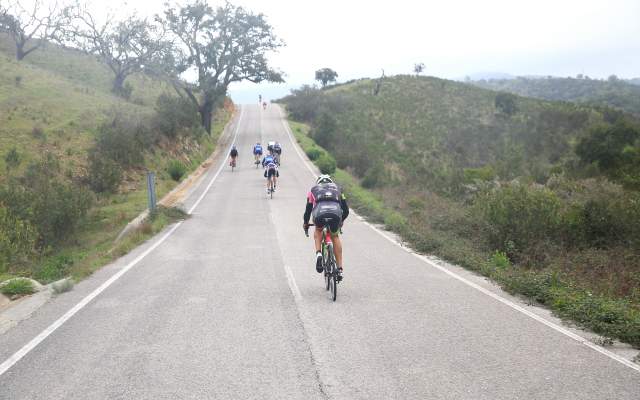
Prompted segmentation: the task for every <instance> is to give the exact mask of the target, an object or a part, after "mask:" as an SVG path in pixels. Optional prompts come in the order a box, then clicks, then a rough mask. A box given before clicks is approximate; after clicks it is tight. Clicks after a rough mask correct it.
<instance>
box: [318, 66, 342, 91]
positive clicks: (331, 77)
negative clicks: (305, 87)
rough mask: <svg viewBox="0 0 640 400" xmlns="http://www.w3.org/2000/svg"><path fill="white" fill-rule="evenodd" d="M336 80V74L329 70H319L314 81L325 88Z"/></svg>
mask: <svg viewBox="0 0 640 400" xmlns="http://www.w3.org/2000/svg"><path fill="white" fill-rule="evenodd" d="M337 78H338V73H337V72H336V71H334V70H332V69H331V68H321V69H319V70H317V71H316V80H317V81H320V84H322V87H325V86H327V84H328V83H329V82H335V81H336V79H337Z"/></svg>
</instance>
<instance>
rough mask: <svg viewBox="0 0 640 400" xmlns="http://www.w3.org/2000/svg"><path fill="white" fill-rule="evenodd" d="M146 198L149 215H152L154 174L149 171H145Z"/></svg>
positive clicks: (154, 200)
mask: <svg viewBox="0 0 640 400" xmlns="http://www.w3.org/2000/svg"><path fill="white" fill-rule="evenodd" d="M147 198H148V200H149V213H150V214H151V215H153V214H154V213H155V212H156V174H155V172H151V171H147Z"/></svg>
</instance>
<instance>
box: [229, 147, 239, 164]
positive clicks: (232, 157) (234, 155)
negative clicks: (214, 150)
mask: <svg viewBox="0 0 640 400" xmlns="http://www.w3.org/2000/svg"><path fill="white" fill-rule="evenodd" d="M229 157H230V160H229V165H230V166H233V167H235V166H236V159H237V158H238V149H236V145H235V144H234V145H233V146H231V151H230V152H229Z"/></svg>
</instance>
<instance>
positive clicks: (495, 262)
mask: <svg viewBox="0 0 640 400" xmlns="http://www.w3.org/2000/svg"><path fill="white" fill-rule="evenodd" d="M489 262H490V263H491V265H492V266H494V267H495V268H498V269H507V268H509V267H510V266H511V261H509V257H507V254H506V253H504V252H502V251H496V252H495V253H493V254H492V255H491V259H490V260H489Z"/></svg>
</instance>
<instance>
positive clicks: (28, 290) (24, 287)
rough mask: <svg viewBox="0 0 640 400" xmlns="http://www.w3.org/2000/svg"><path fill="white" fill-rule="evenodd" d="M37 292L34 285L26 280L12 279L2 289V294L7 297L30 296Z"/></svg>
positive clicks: (0, 288) (0, 289)
mask: <svg viewBox="0 0 640 400" xmlns="http://www.w3.org/2000/svg"><path fill="white" fill-rule="evenodd" d="M35 291H36V289H35V288H34V287H33V283H32V282H31V281H30V280H28V279H24V278H16V279H11V280H10V281H9V282H7V283H5V284H4V285H3V286H2V287H0V292H2V294H4V295H5V296H9V297H12V296H25V295H28V294H32V293H34V292H35Z"/></svg>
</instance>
